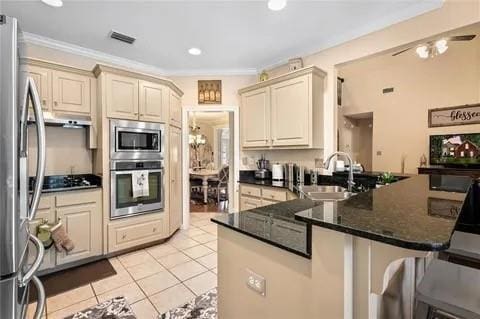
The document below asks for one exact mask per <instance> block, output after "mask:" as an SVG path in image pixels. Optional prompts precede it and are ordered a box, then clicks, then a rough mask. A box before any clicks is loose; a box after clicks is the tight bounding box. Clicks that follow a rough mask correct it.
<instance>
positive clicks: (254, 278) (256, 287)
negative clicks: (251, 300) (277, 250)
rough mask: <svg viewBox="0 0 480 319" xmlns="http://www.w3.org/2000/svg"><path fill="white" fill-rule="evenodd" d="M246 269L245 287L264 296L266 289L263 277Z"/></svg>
mask: <svg viewBox="0 0 480 319" xmlns="http://www.w3.org/2000/svg"><path fill="white" fill-rule="evenodd" d="M246 271H247V287H248V288H250V289H252V290H253V291H255V292H257V293H259V294H260V295H262V296H265V290H266V289H265V288H266V280H265V278H264V277H262V276H260V275H259V274H257V273H255V272H253V271H252V270H250V269H248V268H247V269H246Z"/></svg>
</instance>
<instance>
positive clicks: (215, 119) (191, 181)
mask: <svg viewBox="0 0 480 319" xmlns="http://www.w3.org/2000/svg"><path fill="white" fill-rule="evenodd" d="M183 124H184V128H183V132H184V145H183V150H184V152H183V154H184V157H183V176H184V191H183V195H184V227H186V226H187V225H188V222H187V221H188V220H189V217H190V214H202V213H203V214H205V213H210V214H214V213H228V212H229V211H232V210H234V209H235V207H236V199H235V197H236V189H235V188H236V183H235V181H236V180H237V179H238V158H239V137H238V108H237V107H225V106H219V107H218V108H215V107H211V106H206V107H202V106H195V107H186V108H185V110H184V118H183Z"/></svg>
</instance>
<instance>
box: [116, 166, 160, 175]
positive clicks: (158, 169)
mask: <svg viewBox="0 0 480 319" xmlns="http://www.w3.org/2000/svg"><path fill="white" fill-rule="evenodd" d="M164 170H165V168H163V167H162V168H156V169H148V168H146V169H134V170H128V171H122V170H117V171H111V172H112V173H113V174H114V175H128V174H132V173H133V172H138V171H148V172H149V173H158V172H161V173H163V171H164Z"/></svg>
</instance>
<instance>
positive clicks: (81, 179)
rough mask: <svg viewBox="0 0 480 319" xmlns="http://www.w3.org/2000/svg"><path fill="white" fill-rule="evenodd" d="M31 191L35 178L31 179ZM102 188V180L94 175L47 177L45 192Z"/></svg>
mask: <svg viewBox="0 0 480 319" xmlns="http://www.w3.org/2000/svg"><path fill="white" fill-rule="evenodd" d="M28 186H29V190H30V192H31V191H33V187H34V186H35V178H34V177H30V179H29V185H28ZM101 186H102V178H101V177H100V176H97V175H93V174H82V175H52V176H45V178H44V180H43V187H42V191H43V192H63V191H69V190H78V189H87V188H96V187H101Z"/></svg>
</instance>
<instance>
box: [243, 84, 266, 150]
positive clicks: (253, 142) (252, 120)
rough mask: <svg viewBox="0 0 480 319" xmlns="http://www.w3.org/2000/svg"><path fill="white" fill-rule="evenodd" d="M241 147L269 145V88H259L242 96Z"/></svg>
mask: <svg viewBox="0 0 480 319" xmlns="http://www.w3.org/2000/svg"><path fill="white" fill-rule="evenodd" d="M240 113H241V116H242V124H241V125H242V145H243V147H268V146H269V145H270V142H271V141H270V88H268V87H266V88H260V89H257V90H253V91H250V92H246V93H244V94H242V107H241V112H240Z"/></svg>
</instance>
